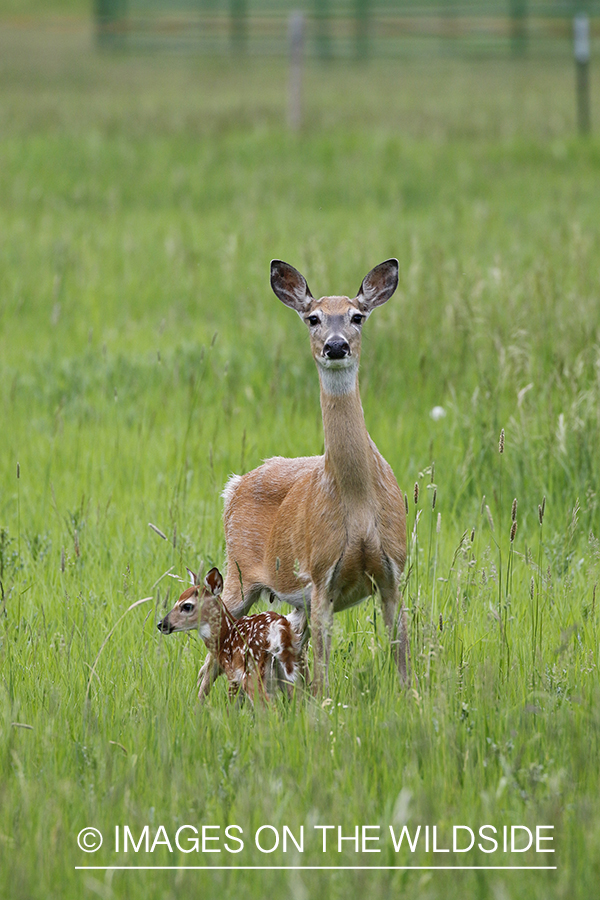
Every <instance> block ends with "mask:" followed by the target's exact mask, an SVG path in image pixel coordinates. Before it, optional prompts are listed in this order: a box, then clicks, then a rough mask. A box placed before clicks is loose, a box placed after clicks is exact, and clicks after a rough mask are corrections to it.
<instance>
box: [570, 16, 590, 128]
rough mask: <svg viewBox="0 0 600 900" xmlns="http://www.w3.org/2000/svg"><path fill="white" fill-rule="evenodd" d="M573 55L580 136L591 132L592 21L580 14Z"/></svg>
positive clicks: (575, 21)
mask: <svg viewBox="0 0 600 900" xmlns="http://www.w3.org/2000/svg"><path fill="white" fill-rule="evenodd" d="M573 55H574V56H575V67H576V70H577V124H578V126H579V133H580V134H588V132H589V130H590V19H589V16H587V15H586V14H585V13H579V14H578V15H576V16H575V18H574V19H573Z"/></svg>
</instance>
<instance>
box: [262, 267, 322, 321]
mask: <svg viewBox="0 0 600 900" xmlns="http://www.w3.org/2000/svg"><path fill="white" fill-rule="evenodd" d="M271 287H272V288H273V291H274V292H275V295H276V296H277V297H279V299H280V300H281V302H282V303H285V305H286V306H291V308H292V309H295V310H296V312H297V313H300V315H303V313H304V312H306V309H307V307H308V305H309V303H310V301H311V300H312V299H313V295H312V294H311V292H310V289H309V287H308V285H307V283H306V278H305V277H304V275H301V274H300V272H299V271H298V269H295V268H294V267H293V266H290V264H289V263H286V262H283V261H282V260H281V259H274V260H272V261H271Z"/></svg>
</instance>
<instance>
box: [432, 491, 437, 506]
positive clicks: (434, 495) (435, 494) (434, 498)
mask: <svg viewBox="0 0 600 900" xmlns="http://www.w3.org/2000/svg"><path fill="white" fill-rule="evenodd" d="M436 500H437V488H434V489H433V499H432V501H431V508H432V509H435V501H436Z"/></svg>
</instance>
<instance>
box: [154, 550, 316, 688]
mask: <svg viewBox="0 0 600 900" xmlns="http://www.w3.org/2000/svg"><path fill="white" fill-rule="evenodd" d="M188 572H189V573H190V578H191V581H192V587H190V588H188V589H187V590H185V591H184V592H183V593H182V595H181V596H180V598H179V600H178V601H177V603H176V604H175V606H174V607H173V609H172V610H171V611H170V612H169V613H167V615H166V616H165V617H164V619H162V620H161V621H160V622H159V623H158V626H157V627H158V630H159V631H162V632H163V633H164V634H171V633H172V632H173V631H191V630H193V629H196V628H197V629H198V633H199V634H200V637H201V638H202V640H203V641H204V643H205V644H206V646H207V648H208V650H209V651H210V653H211V655H212V658H213V659H214V660H216V662H217V664H218V666H219V669H220V671H223V672H225V674H226V675H227V680H228V682H229V696H230V699H233V698H234V697H236V696H237V694H238V693H239V691H240V690H242V691H243V692H244V693H245V694H247V695H248V696H249V697H250V699H251V700H252V701H254V698H255V696H256V694H258V696H259V698H260V699H261V700H262V701H268V699H269V697H270V696H271V695H272V694H273V693H274V691H275V690H276V689H277V688H281V689H282V690H284V691H286V692H287V694H288V696H289V695H290V694H291V690H292V685H293V684H294V683H295V681H296V680H297V677H298V674H299V671H300V645H301V642H302V636H301V635H300V634H298V633H297V632H296V631H295V630H294V628H293V627H292V625H291V623H290V622H289V620H288V619H286V617H285V616H280V615H279V614H278V613H276V612H272V611H268V612H264V613H260V614H259V615H255V616H243V617H242V618H241V619H237V620H236V619H235V618H234V617H233V616H232V615H231V613H230V612H229V610H228V609H227V608H226V607H225V606H224V605H223V602H222V601H221V592H222V590H223V578H222V576H221V573H220V572H219V570H218V569H217V568H212V569H211V570H210V572H208V574H207V575H206V577H205V579H204V584H203V585H200V584H198V580H199V579H198V578H197V576H196V575H194V573H193V572H190V570H189V569H188Z"/></svg>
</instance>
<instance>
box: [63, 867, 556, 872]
mask: <svg viewBox="0 0 600 900" xmlns="http://www.w3.org/2000/svg"><path fill="white" fill-rule="evenodd" d="M557 868H558V866H75V869H76V870H77V869H84V870H86V871H87V870H88V869H96V870H102V871H107V870H108V869H128V870H134V871H135V870H138V869H139V870H143V869H147V870H151V871H155V870H159V869H168V870H170V871H171V870H173V871H180V870H183V869H188V870H193V871H203V872H210V871H215V872H224V871H227V872H235V871H237V870H240V871H242V870H243V871H248V870H259V871H273V870H277V871H290V870H292V869H293V870H300V871H302V870H306V871H313V872H314V871H317V870H319V871H320V870H327V871H332V870H333V871H338V870H339V871H352V872H357V871H361V872H362V871H369V870H372V871H373V872H381V871H386V872H389V871H406V870H408V869H418V870H424V869H427V870H431V871H435V870H436V869H439V870H440V871H442V870H450V871H455V870H458V869H483V870H488V871H491V870H494V871H503V870H506V871H509V870H519V871H523V870H525V869H527V870H531V869H536V870H541V869H544V870H548V869H557Z"/></svg>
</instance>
